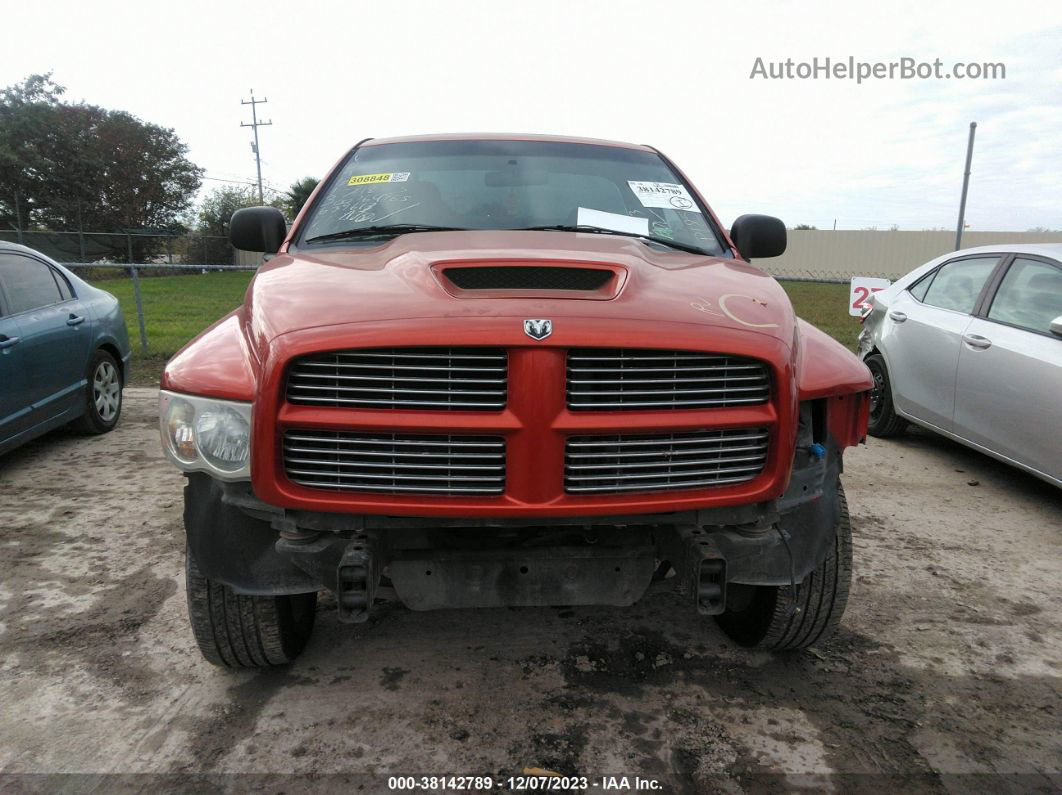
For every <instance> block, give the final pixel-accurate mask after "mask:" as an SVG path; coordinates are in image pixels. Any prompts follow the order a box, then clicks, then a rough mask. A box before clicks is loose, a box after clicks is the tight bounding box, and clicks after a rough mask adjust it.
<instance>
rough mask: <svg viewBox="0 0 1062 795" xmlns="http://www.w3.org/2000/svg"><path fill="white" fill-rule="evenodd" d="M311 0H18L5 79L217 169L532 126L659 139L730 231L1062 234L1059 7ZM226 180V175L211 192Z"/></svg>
mask: <svg viewBox="0 0 1062 795" xmlns="http://www.w3.org/2000/svg"><path fill="white" fill-rule="evenodd" d="M727 5H728V6H732V7H728V8H725V9H724V4H722V3H718V2H713V3H708V2H704V1H703V0H697V1H694V2H649V1H648V0H643V1H642V2H619V1H618V0H611V1H610V2H578V1H577V0H564V1H562V2H553V0H550V1H549V2H544V1H542V0H535V1H534V2H529V1H527V0H525V1H524V2H521V3H511V2H504V0H488V1H487V2H439V0H435V1H434V2H420V1H419V0H406V2H401V3H394V2H372V3H366V2H357V0H344V2H314V1H313V0H304V2H302V3H291V2H285V3H272V2H265V0H260V1H259V2H253V3H226V2H223V1H222V0H214V1H213V2H188V0H173V1H172V2H168V3H157V2H150V0H145V2H142V3H130V2H112V1H111V0H92V2H85V1H84V0H78V2H38V3H19V4H7V5H6V6H5V8H4V11H3V19H4V28H5V31H6V33H7V35H6V36H5V37H4V39H5V40H4V47H3V55H2V57H0V85H8V84H11V83H14V82H17V81H19V80H21V79H22V78H23V77H25V76H26V75H28V74H31V73H34V72H44V71H49V70H51V71H54V79H55V80H56V82H58V83H60V84H62V85H65V86H66V87H67V88H68V90H69V92H68V95H67V96H68V98H69V99H73V100H82V99H83V100H85V101H88V102H91V103H94V104H99V105H103V106H105V107H109V108H121V109H124V110H128V111H130V112H132V113H134V114H136V115H137V116H140V117H141V118H143V119H145V120H148V121H152V122H155V123H158V124H162V125H165V126H168V127H173V128H174V129H175V130H176V131H177V133H178V134H179V135H180V137H181V138H182V139H183V140H184V141H185V142H187V143H188V145H189V146H190V156H191V158H192V159H193V160H194V161H195V162H196V163H197V164H199V165H201V166H203V167H204V168H205V169H206V174H207V176H208V177H211V178H214V179H215V180H216V179H229V180H253V179H254V173H255V168H254V158H253V155H252V152H251V148H250V144H249V142H250V140H251V131H250V130H249V129H241V128H240V126H239V125H240V122H241V121H250V108H249V107H244V106H241V105H240V100H241V99H246V98H248V97H249V96H250V89H252V88H253V89H254V92H255V94H256V95H257V96H258V97H268V99H269V104H268V105H265V106H261V107H262V112H263V114H264V116H265V117H266V118H267V119H272V121H273V126H272V127H265V128H262V129H261V132H260V134H261V147H262V155H263V161H262V171H263V176H264V179H265V180H266V182H267V184H269V185H271V186H274V187H277V188H284V187H286V186H287V185H289V184H290V183H291V182H292V181H294V180H295V179H297V178H299V177H302V176H305V175H313V176H318V177H319V176H322V175H323V174H324V173H325V172H326V170H327V169H329V168H330V167H331V166H332V164H333V163H334V162H335V160H336V159H337V158H338V157H339V156H340V155H341V154H342V153H343V152H345V151H346V150H347V149H348V148H349V147H350V146H351V145H352V144H353V143H354V142H356V141H357V140H360V139H361V138H365V137H369V136H372V137H382V136H387V135H406V134H416V133H429V132H468V131H492V132H536V133H558V134H570V135H580V136H591V137H600V138H613V139H619V140H626V141H634V142H637V143H648V144H652V145H654V146H656V147H657V148H659V149H661V150H662V151H663V152H665V153H666V154H668V155H669V156H670V157H671V158H672V159H674V160H675V161H676V162H677V163H678V164H679V165H680V166H681V167H682V168H683V169H684V170H685V171H686V172H687V173H688V174H689V176H690V177H691V178H692V179H693V181H694V182H695V183H696V184H697V185H698V187H699V188H700V189H701V190H702V192H703V193H704V194H705V196H706V198H707V199H708V201H709V203H710V204H712V206H713V207H714V209H715V210H716V212H717V213H718V214H719V215H720V216H721V218H722V220H723V221H724V222H725V223H727V224H729V222H730V221H731V220H732V219H733V218H734V217H736V216H737V215H739V214H741V213H744V212H764V213H769V214H773V215H777V216H779V217H781V218H782V219H783V220H785V221H786V223H787V224H789V225H795V224H799V223H810V224H815V225H817V226H818V227H819V228H829V227H830V226H832V224H833V223H834V219H836V222H837V226H838V228H862V227H867V226H877V227H878V228H882V229H884V228H889V227H890V226H891V225H893V224H896V225H899V227H900V228H901V229H922V228H931V227H945V228H954V225H955V219H956V214H957V208H958V199H959V192H960V188H961V183H962V168H963V159H964V156H965V147H966V138H967V135H968V125H969V123H970V122H971V121H977V123H978V128H977V142H976V147H975V151H974V162H973V176H972V178H971V187H970V198H969V205H968V210H967V222H968V223H969V224H970V228H972V229H979V230H1009V231H1022V230H1025V229H1028V228H1031V227H1048V228H1051V229H1062V195H1060V193H1062V191H1060V190H1059V188H1060V185H1062V3H1048V2H1035V3H1033V2H1020V1H1016V0H1009V1H1008V2H1006V3H999V2H991V3H989V2H981V3H975V2H969V1H967V2H957V3H952V2H946V3H944V2H937V3H929V2H926V1H925V0H918V1H917V2H909V3H906V2H905V3H877V4H875V5H876V7H875V6H872V5H871V4H869V3H860V2H852V1H851V0H848V1H847V2H837V3H834V2H809V0H803V1H802V2H781V3H765V2H764V3H760V2H742V3H740V4H738V3H731V4H727ZM816 56H817V57H818V58H820V59H824V58H826V57H830V58H833V59H834V60H847V58H848V57H849V56H852V57H854V58H855V59H856V60H857V61H868V62H869V61H894V60H899V59H900V58H903V57H911V58H914V59H916V60H918V61H930V62H931V61H933V60H934V59H936V58H940V59H941V60H942V61H943V62H944V70H945V71H950V69H951V67H952V64H953V63H955V62H957V61H962V62H978V63H980V62H1001V63H1003V64H1005V66H1006V79H1002V80H1000V79H997V80H958V79H949V80H944V79H940V80H937V79H931V80H900V79H894V80H870V81H867V82H864V83H862V84H861V85H859V84H857V83H856V82H855V81H851V80H837V79H830V80H826V79H819V80H798V79H794V80H764V79H750V73H751V72H752V69H753V66H754V65H755V63H756V58H757V57H762V58H763V60H764V62H765V63H769V62H777V61H784V60H785V59H787V58H793V59H794V61H797V62H799V61H810V60H811V59H812V58H814V57H816ZM220 184H222V183H220V182H216V181H211V180H208V181H206V182H205V187H208V188H209V187H211V186H215V185H220Z"/></svg>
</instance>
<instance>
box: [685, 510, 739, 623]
mask: <svg viewBox="0 0 1062 795" xmlns="http://www.w3.org/2000/svg"><path fill="white" fill-rule="evenodd" d="M675 535H676V536H677V539H676V540H677V541H678V542H679V543H678V544H677V548H676V549H674V553H673V561H672V565H673V566H674V568H675V573H676V574H677V575H678V576H679V577H680V578H681V580H680V583H681V585H682V588H683V590H684V591H685V592H686V593H687V594H688V595H690V596H692V597H693V601H694V604H695V605H696V607H697V612H698V613H700V614H701V615H702V616H714V615H719V614H720V613H722V612H723V611H724V610H725V609H726V559H725V558H724V557H723V554H722V552H721V551H720V550H719V547H718V545H717V544H716V543H715V540H714V539H713V538H712V537H711V535H710V534H708V533H706V532H705V531H704V530H703V529H702V528H699V527H694V526H689V525H678V526H676V527H675Z"/></svg>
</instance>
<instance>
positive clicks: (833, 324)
mask: <svg viewBox="0 0 1062 795" xmlns="http://www.w3.org/2000/svg"><path fill="white" fill-rule="evenodd" d="M779 283H780V284H781V285H782V287H783V288H785V291H786V293H788V294H789V300H790V301H792V302H793V309H795V310H796V313H797V317H801V318H803V319H804V320H806V321H807V322H808V323H810V324H811V325H813V326H818V327H819V328H820V329H822V330H823V331H825V332H826V333H827V334H829V335H830V336H831V337H833V338H834V339H835V340H837V341H838V342H840V343H841V344H842V345H844V346H845V347H846V348H848V349H849V350H851V351H854V350H855V349H856V344H857V343H856V337H857V336H859V329H860V325H859V318H857V317H852V316H851V315H849V314H848V285H847V284H820V283H818V282H787V281H781V280H779Z"/></svg>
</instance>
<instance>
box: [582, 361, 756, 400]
mask: <svg viewBox="0 0 1062 795" xmlns="http://www.w3.org/2000/svg"><path fill="white" fill-rule="evenodd" d="M770 396H771V382H770V374H769V371H768V369H767V366H766V365H765V364H763V363H762V362H757V361H755V360H752V359H745V358H742V357H739V356H729V355H723V354H714V353H697V352H693V351H642V350H624V349H615V350H612V349H579V350H572V351H569V352H568V407H569V408H571V409H573V410H577V411H613V410H624V409H626V410H653V409H697V408H726V407H728V406H755V405H762V404H764V403H766V402H767V401H768V400H769V399H770Z"/></svg>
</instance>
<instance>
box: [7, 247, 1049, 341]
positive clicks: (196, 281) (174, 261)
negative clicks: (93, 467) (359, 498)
mask: <svg viewBox="0 0 1062 795" xmlns="http://www.w3.org/2000/svg"><path fill="white" fill-rule="evenodd" d="M0 240H5V241H10V242H13V243H21V244H23V245H26V246H29V247H30V248H33V249H36V250H37V251H40V252H41V253H43V254H46V255H48V256H49V257H51V258H52V259H54V260H56V261H58V262H61V263H63V264H64V265H66V266H67V267H69V268H71V269H72V270H74V271H75V272H77V273H78V275H79V276H81V277H82V278H84V279H85V280H86V281H89V282H93V283H97V284H98V285H99V286H100V287H102V288H104V289H106V290H108V291H110V292H112V293H114V294H115V295H117V296H118V297H119V299H120V300H121V301H122V302H123V304H124V305H125V306H126V307H127V316H128V317H129V319H130V322H131V321H132V312H131V311H129V310H131V308H132V307H133V306H134V305H135V308H136V322H137V329H136V332H137V333H138V336H139V342H140V345H139V348H140V352H141V354H143V355H148V354H149V353H150V354H155V355H163V356H168V355H170V354H172V353H173V352H174V351H176V350H177V349H178V348H179V347H180V346H181V345H183V344H184V342H186V341H187V340H188V339H190V338H191V337H193V336H195V334H197V333H198V332H199V331H201V330H202V329H203V328H204V327H206V326H207V325H209V324H210V323H211V322H213V321H214V320H216V319H217V318H218V317H221V316H222V315H224V314H225V313H226V312H228V311H230V310H231V309H232V308H233V307H235V306H236V305H238V304H239V303H240V300H241V299H242V296H243V292H244V290H245V289H246V286H247V282H248V281H249V273H250V272H253V271H254V270H256V269H257V268H258V266H259V265H260V264H261V263H262V261H263V258H262V256H261V255H260V254H254V253H251V252H244V251H238V250H236V249H235V248H233V246H232V245H231V244H230V243H229V241H228V239H227V238H226V237H222V236H219V235H199V234H162V233H158V232H148V231H123V232H69V231H64V232H54V231H39V230H32V231H30V230H21V231H17V230H10V231H0ZM1016 242H1023V243H1030V242H1036V243H1047V242H1062V234H1059V233H1047V234H1040V233H1006V232H996V233H968V234H967V235H966V236H965V237H964V240H963V243H964V245H970V246H972V245H986V244H988V245H992V244H1003V243H1016ZM953 245H954V239H953V237H952V236H951V234H950V233H945V232H935V231H930V232H900V231H878V230H858V231H856V230H843V231H841V230H838V231H825V230H822V231H820V230H790V231H789V246H788V249H787V250H786V252H785V254H783V255H782V256H780V257H776V258H772V259H764V260H757V261H756V262H755V263H754V264H755V265H757V266H758V267H761V268H763V269H764V270H766V271H767V272H768V273H770V274H771V275H772V276H774V277H775V278H777V279H779V280H781V281H793V282H814V283H824V284H847V283H848V282H849V280H850V279H851V277H853V276H876V277H883V278H887V279H896V278H898V277H899V276H902V275H903V274H904V273H907V272H908V271H910V270H911V269H912V268H914V267H917V266H918V265H921V264H922V263H923V262H926V261H928V260H930V259H932V258H933V257H935V256H938V255H939V254H943V253H945V252H947V251H949V250H951V247H952V246H953ZM241 271H242V272H243V273H242V274H241V273H238V272H241ZM232 272H236V273H232ZM207 274H214V275H213V276H208V275H207ZM166 276H170V277H172V276H181V277H182V278H180V279H176V280H175V279H172V278H171V279H164V278H158V277H166ZM130 331H133V329H132V328H130ZM149 335H150V339H149Z"/></svg>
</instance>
